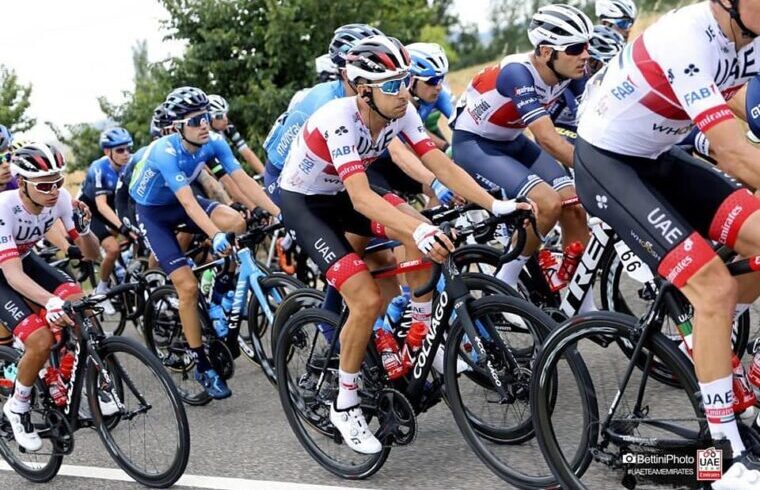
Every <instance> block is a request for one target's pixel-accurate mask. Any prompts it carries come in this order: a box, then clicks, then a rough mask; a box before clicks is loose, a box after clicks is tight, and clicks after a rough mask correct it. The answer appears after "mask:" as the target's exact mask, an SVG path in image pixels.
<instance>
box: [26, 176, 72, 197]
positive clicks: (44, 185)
mask: <svg viewBox="0 0 760 490" xmlns="http://www.w3.org/2000/svg"><path fill="white" fill-rule="evenodd" d="M27 183H29V184H31V185H33V186H34V188H35V189H37V190H38V191H40V192H41V193H43V194H51V193H52V192H53V191H55V190H56V189H60V188H61V187H62V186H63V177H61V178H60V179H58V180H54V181H53V182H32V181H29V180H28V181H27Z"/></svg>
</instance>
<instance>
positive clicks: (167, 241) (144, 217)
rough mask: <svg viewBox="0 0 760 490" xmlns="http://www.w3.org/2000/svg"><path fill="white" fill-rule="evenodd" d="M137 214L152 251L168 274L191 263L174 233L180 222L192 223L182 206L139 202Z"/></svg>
mask: <svg viewBox="0 0 760 490" xmlns="http://www.w3.org/2000/svg"><path fill="white" fill-rule="evenodd" d="M136 215H137V222H138V224H139V226H140V230H141V231H143V235H144V236H145V238H146V239H147V241H148V243H149V244H150V248H151V251H152V252H153V253H154V254H155V255H156V258H157V259H158V263H159V265H160V266H161V268H162V269H163V271H164V272H165V273H166V274H167V275H168V274H171V273H172V272H174V271H175V270H177V269H179V268H180V267H184V266H186V265H189V262H188V259H187V257H185V254H184V253H183V252H182V249H181V248H180V246H179V242H178V241H177V236H176V235H175V233H174V229H175V228H176V226H177V225H179V224H180V223H188V222H190V223H192V220H190V218H189V217H187V215H186V214H185V212H184V209H182V206H180V205H177V206H142V205H139V204H138V205H137V213H136ZM188 224H189V223H188Z"/></svg>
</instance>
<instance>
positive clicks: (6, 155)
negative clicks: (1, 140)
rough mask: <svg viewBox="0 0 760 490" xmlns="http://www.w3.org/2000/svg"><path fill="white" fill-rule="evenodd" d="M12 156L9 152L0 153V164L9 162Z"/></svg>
mask: <svg viewBox="0 0 760 490" xmlns="http://www.w3.org/2000/svg"><path fill="white" fill-rule="evenodd" d="M12 158H13V153H11V152H7V153H4V154H2V155H0V164H3V163H11V159H12Z"/></svg>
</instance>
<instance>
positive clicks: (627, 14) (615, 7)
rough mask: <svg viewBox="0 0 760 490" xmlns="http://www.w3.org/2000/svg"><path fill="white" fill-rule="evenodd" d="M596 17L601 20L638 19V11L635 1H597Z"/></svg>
mask: <svg viewBox="0 0 760 490" xmlns="http://www.w3.org/2000/svg"><path fill="white" fill-rule="evenodd" d="M595 9H596V16H597V17H599V18H600V19H631V20H635V19H636V14H638V10H637V9H636V4H635V3H633V0H596V5H595Z"/></svg>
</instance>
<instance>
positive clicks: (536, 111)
mask: <svg viewBox="0 0 760 490" xmlns="http://www.w3.org/2000/svg"><path fill="white" fill-rule="evenodd" d="M496 90H497V91H498V92H499V93H500V94H501V95H503V96H504V97H509V98H510V99H512V102H513V103H514V105H515V107H516V108H517V113H518V114H520V118H521V119H522V122H523V124H525V125H526V126H528V125H529V124H531V123H532V122H533V121H535V120H536V119H538V118H540V117H543V116H546V115H548V114H547V112H546V109H544V106H543V104H541V99H540V98H539V96H538V94H537V93H536V86H535V83H534V82H533V76H532V75H531V74H530V71H529V70H528V68H527V67H525V66H523V65H522V64H520V63H508V64H506V65H504V67H502V69H501V71H500V72H499V76H498V77H497V79H496Z"/></svg>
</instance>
